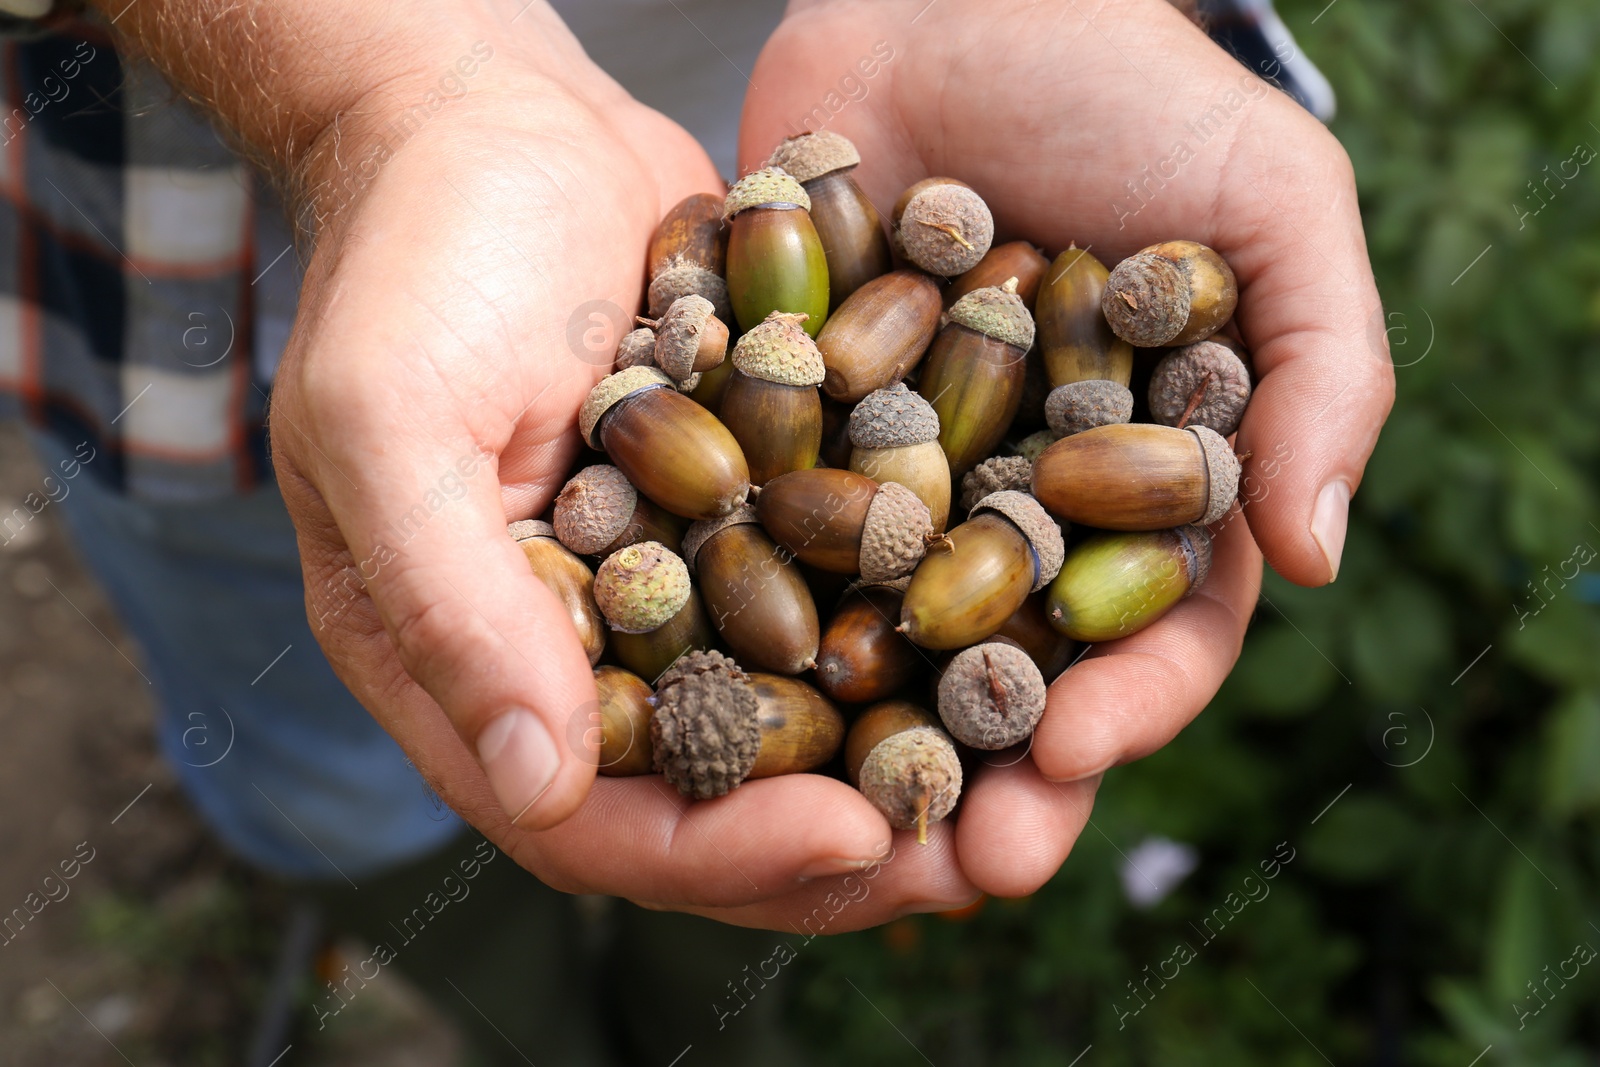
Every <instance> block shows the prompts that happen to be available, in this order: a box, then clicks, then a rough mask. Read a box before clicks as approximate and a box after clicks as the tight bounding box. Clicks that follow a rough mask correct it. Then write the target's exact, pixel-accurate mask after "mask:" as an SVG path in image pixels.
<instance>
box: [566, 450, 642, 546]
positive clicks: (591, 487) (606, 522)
mask: <svg viewBox="0 0 1600 1067" xmlns="http://www.w3.org/2000/svg"><path fill="white" fill-rule="evenodd" d="M638 504H639V492H638V490H636V489H635V488H634V487H633V483H632V482H630V481H628V476H627V475H626V474H623V473H622V472H621V471H620V470H618V469H617V468H615V467H612V466H609V465H608V464H604V463H596V464H595V465H594V466H592V467H585V468H583V470H581V471H579V472H578V473H577V474H574V475H573V476H572V477H571V478H570V479H568V481H567V484H566V485H564V486H562V487H561V492H560V494H559V495H557V496H556V506H555V515H554V519H555V522H554V526H555V531H556V537H558V538H560V540H561V543H562V544H564V545H566V546H567V547H568V548H570V549H571V550H572V551H574V552H576V553H578V554H579V555H580V556H593V555H598V554H599V553H600V552H602V551H604V549H605V547H606V546H607V545H609V544H611V543H612V542H613V541H615V540H616V539H617V538H619V537H621V536H622V532H623V531H624V530H626V529H627V528H628V523H629V521H631V520H632V519H633V509H634V508H636V507H637V506H638Z"/></svg>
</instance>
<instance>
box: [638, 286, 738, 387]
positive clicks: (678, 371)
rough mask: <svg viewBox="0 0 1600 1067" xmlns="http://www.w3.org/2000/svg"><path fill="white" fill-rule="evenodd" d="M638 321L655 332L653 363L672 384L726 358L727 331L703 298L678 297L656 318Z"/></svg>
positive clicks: (709, 302)
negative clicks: (664, 373) (663, 372)
mask: <svg viewBox="0 0 1600 1067" xmlns="http://www.w3.org/2000/svg"><path fill="white" fill-rule="evenodd" d="M640 321H641V322H642V323H644V325H646V326H648V327H650V328H652V329H653V330H655V332H656V347H655V351H654V353H653V354H652V355H653V362H654V363H655V365H656V366H657V367H659V368H660V369H661V370H663V371H665V372H666V374H667V377H669V378H671V379H672V380H673V381H675V382H682V381H685V380H686V379H688V378H690V377H692V376H693V375H694V374H696V373H697V372H699V371H708V370H711V369H712V368H714V367H716V366H718V365H719V364H721V363H722V360H723V358H724V357H725V356H726V355H727V354H728V327H727V325H726V324H725V323H724V322H723V321H722V320H721V319H719V318H717V313H716V308H715V307H713V306H712V304H711V301H709V300H707V299H706V298H705V297H703V296H696V295H693V294H690V295H689V296H680V297H679V298H678V299H676V300H674V301H673V302H672V304H671V305H670V306H669V307H668V308H667V310H666V311H664V312H663V313H662V314H661V317H660V318H658V319H654V320H650V319H641V320H640Z"/></svg>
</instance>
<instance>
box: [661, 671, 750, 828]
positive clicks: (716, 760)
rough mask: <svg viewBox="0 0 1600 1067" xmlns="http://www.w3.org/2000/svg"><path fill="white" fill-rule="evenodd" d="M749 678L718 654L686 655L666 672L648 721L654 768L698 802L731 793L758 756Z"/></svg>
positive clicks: (679, 789)
mask: <svg viewBox="0 0 1600 1067" xmlns="http://www.w3.org/2000/svg"><path fill="white" fill-rule="evenodd" d="M749 681H750V679H749V676H748V675H746V674H745V673H744V672H743V671H741V670H740V669H739V665H738V664H737V663H735V662H734V661H733V660H731V659H729V658H728V657H727V656H724V655H723V654H722V653H720V652H691V653H689V654H688V655H687V656H684V657H683V658H681V659H679V660H678V662H677V663H675V664H673V665H672V666H671V667H669V668H668V669H667V671H666V673H665V674H663V675H662V676H661V679H660V682H659V683H658V685H657V688H656V695H655V703H656V710H655V713H654V714H653V715H651V717H650V744H651V750H652V752H653V753H654V756H655V769H656V770H657V771H658V772H660V773H661V774H663V775H665V776H666V779H667V781H668V782H670V783H672V785H673V786H674V787H676V788H677V790H678V792H680V793H683V794H684V795H686V796H692V797H695V798H696V799H698V800H710V799H711V798H713V797H720V796H722V795H723V794H724V793H727V792H728V791H729V790H731V789H733V788H734V787H735V786H737V785H738V784H739V783H740V782H742V781H744V779H745V776H747V775H748V774H749V773H750V770H751V768H753V767H754V766H755V764H756V756H757V755H758V754H759V753H760V751H761V725H760V711H759V705H758V702H757V700H756V694H755V691H754V690H753V689H752V688H751V687H750V684H749Z"/></svg>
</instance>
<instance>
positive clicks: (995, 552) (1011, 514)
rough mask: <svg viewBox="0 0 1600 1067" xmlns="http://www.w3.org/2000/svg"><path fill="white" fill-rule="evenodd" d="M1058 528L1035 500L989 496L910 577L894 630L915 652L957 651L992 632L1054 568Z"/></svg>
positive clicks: (1046, 580)
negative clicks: (916, 647) (911, 643)
mask: <svg viewBox="0 0 1600 1067" xmlns="http://www.w3.org/2000/svg"><path fill="white" fill-rule="evenodd" d="M1064 553H1065V549H1064V548H1063V545H1062V540H1061V528H1060V527H1058V526H1057V525H1056V524H1055V521H1054V520H1053V519H1051V518H1050V516H1049V515H1047V514H1045V511H1044V509H1043V508H1041V507H1040V506H1039V503H1038V501H1036V500H1034V499H1033V498H1032V497H1030V496H1028V495H1027V494H1026V493H1019V492H1016V491H1014V490H1013V491H1008V492H1000V493H993V494H991V495H989V496H987V497H984V498H983V499H982V500H981V501H979V502H978V506H977V507H976V508H974V509H973V512H972V517H971V518H969V519H968V520H967V521H966V522H964V523H962V524H961V525H960V526H957V527H956V528H955V529H953V530H951V531H950V532H949V533H947V534H945V536H944V542H943V544H942V545H936V546H934V547H932V548H930V549H929V550H928V555H927V558H926V559H924V560H923V561H922V563H921V564H920V565H919V566H918V567H917V569H916V572H915V573H914V574H913V575H912V576H911V585H910V587H909V588H908V589H907V590H906V596H905V600H904V601H903V602H902V603H901V605H900V625H899V627H898V629H899V630H900V632H901V633H903V634H905V635H906V636H907V637H909V638H910V639H911V640H912V641H914V642H916V643H917V644H919V645H921V646H922V647H923V648H937V649H946V648H964V647H966V646H967V645H970V644H973V643H974V642H977V641H982V640H983V639H984V638H986V637H988V636H990V635H991V634H993V633H994V632H995V631H996V630H998V629H999V628H1000V627H1001V626H1002V625H1003V624H1004V623H1005V621H1006V619H1008V618H1010V617H1011V615H1012V614H1013V613H1015V612H1016V610H1017V608H1019V607H1021V606H1022V602H1023V601H1024V600H1025V599H1027V596H1028V594H1029V593H1033V592H1037V591H1038V590H1040V589H1043V588H1044V587H1045V586H1046V585H1047V584H1049V582H1050V580H1051V579H1053V578H1054V577H1055V576H1056V572H1057V571H1059V570H1060V569H1061V559H1062V556H1063V555H1064Z"/></svg>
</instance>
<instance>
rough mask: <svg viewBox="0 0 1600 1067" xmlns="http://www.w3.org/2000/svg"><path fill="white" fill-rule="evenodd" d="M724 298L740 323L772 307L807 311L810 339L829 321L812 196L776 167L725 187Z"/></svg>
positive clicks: (748, 323) (754, 320)
mask: <svg viewBox="0 0 1600 1067" xmlns="http://www.w3.org/2000/svg"><path fill="white" fill-rule="evenodd" d="M722 217H723V220H724V221H725V222H727V224H728V226H729V231H728V276H727V277H728V298H729V300H730V301H731V302H732V304H733V314H734V317H735V318H736V319H737V320H738V322H739V325H740V327H742V328H743V329H746V330H751V329H754V328H755V327H756V326H757V325H758V324H759V323H761V322H763V321H765V320H766V317H767V316H768V315H770V314H772V313H773V312H774V311H782V312H785V313H787V314H790V315H805V316H807V318H806V320H805V328H806V332H807V333H808V334H810V335H811V336H812V337H815V336H816V335H817V331H818V330H820V329H822V324H823V323H824V322H826V321H827V320H828V260H827V254H826V253H825V252H824V251H823V248H822V238H820V237H819V236H817V228H816V226H814V225H813V224H812V222H811V198H810V197H809V196H807V195H806V191H805V189H804V188H802V187H801V185H800V183H799V182H797V181H795V180H794V179H793V178H791V177H790V176H789V175H788V174H786V173H784V171H783V170H782V168H780V167H766V168H763V169H761V170H758V171H754V172H752V173H750V174H747V175H745V176H744V177H743V178H740V179H739V180H738V181H737V182H735V183H734V186H733V188H732V189H730V190H728V198H727V200H726V201H725V202H724V204H723V208H722Z"/></svg>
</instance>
